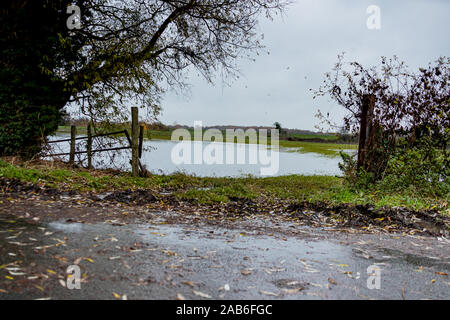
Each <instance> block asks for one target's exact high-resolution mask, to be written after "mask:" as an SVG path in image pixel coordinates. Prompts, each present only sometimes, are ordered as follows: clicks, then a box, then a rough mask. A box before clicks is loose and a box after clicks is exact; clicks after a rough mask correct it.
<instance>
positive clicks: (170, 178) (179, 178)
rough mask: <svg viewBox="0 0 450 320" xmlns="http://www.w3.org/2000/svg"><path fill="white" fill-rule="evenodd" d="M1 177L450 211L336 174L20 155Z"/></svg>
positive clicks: (194, 195) (205, 199)
mask: <svg viewBox="0 0 450 320" xmlns="http://www.w3.org/2000/svg"><path fill="white" fill-rule="evenodd" d="M1 178H7V179H18V180H20V181H24V182H32V183H36V184H42V185H46V186H49V187H53V188H58V189H64V190H76V191H81V192H105V191H112V190H137V189H150V190H152V191H154V192H158V193H161V192H168V191H169V192H171V193H172V194H173V195H174V196H175V197H176V198H178V199H180V200H189V201H195V202H197V203H205V204H207V203H225V202H229V201H234V200H236V199H238V200H246V199H249V200H255V201H258V202H260V203H267V204H273V203H275V202H277V201H279V200H283V201H287V202H291V203H302V202H309V203H326V204H329V205H340V204H352V205H373V206H374V207H375V208H381V207H387V208H393V207H404V208H407V209H411V210H416V211H425V210H436V211H439V212H440V213H441V214H444V215H450V210H449V209H448V200H449V199H448V197H447V198H445V199H438V198H429V197H422V196H420V195H418V194H414V193H413V192H411V191H408V192H402V190H399V191H398V192H395V193H392V192H390V193H383V192H380V191H377V190H364V191H356V190H352V189H351V188H349V187H347V186H346V185H345V184H344V183H343V181H342V179H341V178H339V177H333V176H303V175H289V176H281V177H269V178H256V177H252V176H247V177H242V178H220V177H214V178H213V177H195V176H189V175H185V174H181V173H177V174H172V175H153V176H151V177H149V178H134V177H132V176H131V175H130V174H129V173H125V172H116V171H111V170H86V169H72V168H70V167H68V166H67V165H66V164H63V163H60V162H49V161H34V162H17V160H15V159H3V160H0V179H1Z"/></svg>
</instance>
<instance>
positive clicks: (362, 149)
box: [357, 94, 375, 170]
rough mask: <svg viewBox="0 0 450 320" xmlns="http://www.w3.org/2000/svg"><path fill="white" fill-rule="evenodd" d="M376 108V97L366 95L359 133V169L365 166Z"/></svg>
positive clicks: (362, 107)
mask: <svg viewBox="0 0 450 320" xmlns="http://www.w3.org/2000/svg"><path fill="white" fill-rule="evenodd" d="M374 106H375V96H374V95H371V94H370V95H369V94H368V95H365V96H364V97H363V101H362V106H361V119H360V131H359V145H358V162H357V169H358V170H359V168H361V167H362V166H364V163H365V159H366V155H367V152H368V151H369V150H368V145H369V138H370V136H371V131H372V124H373V121H372V120H373V119H372V118H373V109H374Z"/></svg>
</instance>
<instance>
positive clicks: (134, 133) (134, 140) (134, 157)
mask: <svg viewBox="0 0 450 320" xmlns="http://www.w3.org/2000/svg"><path fill="white" fill-rule="evenodd" d="M138 140H139V113H138V108H137V107H132V108H131V173H132V175H133V176H134V177H137V176H139V142H138Z"/></svg>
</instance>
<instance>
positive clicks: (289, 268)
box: [0, 207, 450, 300]
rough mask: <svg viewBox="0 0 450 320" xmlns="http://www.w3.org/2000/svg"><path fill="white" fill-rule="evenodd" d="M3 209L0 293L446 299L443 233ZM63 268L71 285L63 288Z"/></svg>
mask: <svg viewBox="0 0 450 320" xmlns="http://www.w3.org/2000/svg"><path fill="white" fill-rule="evenodd" d="M11 209H12V207H8V210H6V209H2V210H1V209H0V299H187V300H189V299H449V298H450V279H449V277H448V275H447V274H449V273H450V259H449V257H450V250H449V248H450V247H449V240H447V239H445V238H443V237H431V236H430V237H428V236H416V235H406V234H387V233H385V234H361V233H356V232H355V233H353V232H349V231H348V230H347V231H346V232H342V231H335V230H327V229H324V228H311V227H306V226H299V225H296V224H294V223H290V222H282V221H271V220H268V219H262V218H261V219H255V218H253V219H252V220H247V221H241V222H239V223H234V224H222V225H221V224H215V225H213V224H210V223H206V222H202V221H201V220H196V221H195V223H193V222H192V221H189V222H181V220H180V221H179V222H176V223H174V222H173V219H171V217H173V215H174V213H170V212H153V213H151V215H147V216H146V219H145V221H146V222H145V223H127V224H125V223H123V222H121V221H119V220H117V219H103V221H90V222H86V221H85V222H84V223H80V222H76V221H74V220H72V219H67V218H66V217H64V218H60V219H57V218H55V217H54V216H53V218H46V219H37V218H34V219H33V218H31V217H30V218H26V217H28V216H29V214H28V212H24V211H23V210H24V209H23V208H17V212H15V213H20V214H19V215H20V216H22V217H24V218H21V217H18V215H17V214H12V210H11ZM61 209H62V208H61ZM42 210H44V211H45V210H46V209H45V208H42ZM89 210H95V208H90V209H89ZM288 231H289V232H288ZM70 265H76V266H78V267H79V268H80V274H81V283H80V286H81V288H80V289H68V288H67V283H68V281H69V282H70V283H73V282H72V281H71V277H69V278H68V274H67V268H68V266H70ZM368 268H369V270H368ZM377 275H379V281H380V282H379V285H380V286H379V289H377V288H373V289H370V288H369V287H376V286H377V280H376V279H377ZM72 279H73V278H72ZM368 283H369V285H368Z"/></svg>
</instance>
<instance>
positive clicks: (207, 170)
mask: <svg viewBox="0 0 450 320" xmlns="http://www.w3.org/2000/svg"><path fill="white" fill-rule="evenodd" d="M62 137H63V138H65V137H68V136H67V135H64V136H62V135H58V136H55V137H52V138H51V139H50V140H56V139H61V138H62ZM83 144H84V142H83V143H80V147H81V148H85V146H84V145H83ZM126 145H127V142H126V140H125V139H124V138H120V139H116V141H115V142H114V143H113V145H112V147H118V146H126ZM52 146H53V147H54V149H53V153H62V152H68V151H69V143H68V142H63V143H57V144H52ZM97 148H98V146H97V147H96V146H95V142H94V146H93V149H94V150H95V149H97ZM174 149H175V150H174ZM181 149H183V150H181ZM212 149H214V150H212ZM175 151H177V152H175ZM290 151H292V150H289V149H287V148H280V150H279V151H275V150H271V149H270V146H266V145H254V144H250V145H249V144H239V143H235V144H233V143H222V142H201V141H194V142H190V141H186V142H175V141H169V140H144V151H143V154H142V158H141V163H142V164H143V165H144V166H145V167H146V169H147V170H149V171H150V172H152V173H157V174H172V173H175V172H183V173H186V174H190V175H196V176H200V177H214V176H215V177H227V176H230V177H239V176H245V175H252V176H256V177H259V176H283V175H290V174H302V175H340V174H341V172H340V170H339V167H338V163H339V162H340V157H330V156H324V155H321V154H318V153H299V152H290ZM344 151H346V152H348V150H344ZM189 153H190V155H189ZM230 153H232V154H233V156H230ZM173 154H175V159H174V156H173ZM238 154H241V155H243V158H244V161H242V162H238ZM251 155H253V156H254V160H256V161H254V162H253V164H250V158H251ZM183 156H185V158H184V159H185V161H184V162H183V163H180V162H181V159H182V158H183ZM77 157H78V162H82V163H83V165H86V159H85V158H86V155H85V154H83V155H80V156H79V155H77ZM111 157H113V161H111V160H110V159H111ZM227 157H229V158H228V159H227ZM61 158H62V159H63V160H65V161H67V160H68V156H63V157H61ZM130 159H131V152H130V150H129V149H125V150H120V151H114V152H101V153H96V154H94V157H93V165H94V167H95V168H117V169H122V170H130V164H129V162H130ZM177 162H178V163H177ZM211 162H212V163H211ZM264 168H265V169H264ZM264 170H266V172H264Z"/></svg>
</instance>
